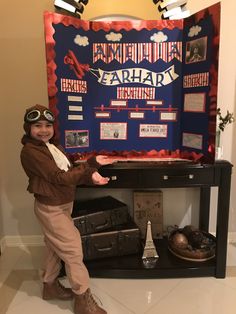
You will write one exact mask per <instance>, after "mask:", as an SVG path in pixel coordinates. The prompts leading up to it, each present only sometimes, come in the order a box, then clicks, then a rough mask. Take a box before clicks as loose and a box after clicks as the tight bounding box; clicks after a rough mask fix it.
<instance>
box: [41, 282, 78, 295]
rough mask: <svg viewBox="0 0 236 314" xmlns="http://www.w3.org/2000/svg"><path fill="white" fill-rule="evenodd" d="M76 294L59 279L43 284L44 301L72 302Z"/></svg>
mask: <svg viewBox="0 0 236 314" xmlns="http://www.w3.org/2000/svg"><path fill="white" fill-rule="evenodd" d="M73 297H74V294H73V292H72V290H71V289H70V288H65V287H64V286H63V285H62V284H61V283H60V281H59V280H58V279H56V280H54V281H53V282H50V283H49V282H44V283H43V299H44V300H53V299H59V300H71V299H73Z"/></svg>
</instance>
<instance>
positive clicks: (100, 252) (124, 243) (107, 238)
mask: <svg viewBox="0 0 236 314" xmlns="http://www.w3.org/2000/svg"><path fill="white" fill-rule="evenodd" d="M81 238H82V245H83V253H84V260H85V261H86V260H94V259H100V258H105V257H112V256H122V255H129V254H136V253H138V252H140V250H141V237H140V231H139V229H138V227H137V226H136V225H135V224H134V223H133V222H130V223H129V224H126V225H122V226H116V227H113V228H112V229H110V230H109V231H106V232H99V233H93V234H90V235H84V236H82V237H81Z"/></svg>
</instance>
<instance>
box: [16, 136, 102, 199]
mask: <svg viewBox="0 0 236 314" xmlns="http://www.w3.org/2000/svg"><path fill="white" fill-rule="evenodd" d="M22 144H23V145H24V146H23V148H22V150H21V156H20V157H21V163H22V166H23V168H24V170H25V173H26V175H27V176H28V178H29V185H28V188H27V190H28V191H29V192H30V193H33V194H34V196H35V198H36V199H37V200H38V201H39V202H41V203H43V204H46V205H61V204H65V203H69V202H71V201H74V198H75V189H76V185H81V184H85V185H93V182H92V179H91V177H92V174H93V172H95V171H97V169H98V168H99V166H100V165H99V164H98V163H97V162H96V159H95V158H91V159H90V160H88V161H87V162H84V163H82V164H80V165H79V166H78V167H73V166H71V168H70V169H69V170H68V171H67V172H66V171H64V170H61V169H60V168H58V166H57V165H56V163H55V161H54V159H53V156H52V155H51V153H50V151H49V149H48V148H47V146H46V144H45V143H44V142H42V141H38V140H36V139H32V138H30V137H29V136H27V135H25V136H23V138H22ZM56 146H57V148H59V149H61V150H62V147H60V146H59V145H56Z"/></svg>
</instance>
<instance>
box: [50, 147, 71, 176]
mask: <svg viewBox="0 0 236 314" xmlns="http://www.w3.org/2000/svg"><path fill="white" fill-rule="evenodd" d="M46 145H47V147H48V149H49V151H50V153H51V154H52V156H53V159H54V160H55V163H56V164H57V167H58V168H60V169H61V170H65V171H68V169H69V168H70V165H71V164H70V162H69V160H68V159H67V157H66V155H64V154H63V153H62V152H61V151H60V149H58V148H57V147H56V146H55V145H53V144H50V143H46Z"/></svg>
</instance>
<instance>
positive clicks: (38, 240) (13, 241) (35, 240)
mask: <svg viewBox="0 0 236 314" xmlns="http://www.w3.org/2000/svg"><path fill="white" fill-rule="evenodd" d="M212 234H213V235H214V233H212ZM228 243H236V232H229V233H228ZM29 246H44V240H43V236H42V235H31V236H4V237H3V238H2V239H1V240H0V252H1V254H2V253H3V252H4V250H5V248H6V247H29Z"/></svg>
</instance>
